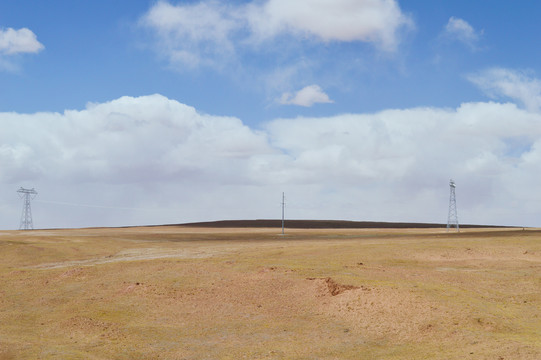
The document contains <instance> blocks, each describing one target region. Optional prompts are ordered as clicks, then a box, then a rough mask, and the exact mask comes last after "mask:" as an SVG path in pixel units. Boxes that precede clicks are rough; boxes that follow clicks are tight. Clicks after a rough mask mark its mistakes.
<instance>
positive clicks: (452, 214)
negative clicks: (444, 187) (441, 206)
mask: <svg viewBox="0 0 541 360" xmlns="http://www.w3.org/2000/svg"><path fill="white" fill-rule="evenodd" d="M449 187H450V189H451V192H450V195H449V216H448V217H447V231H449V228H450V227H452V226H454V227H456V231H458V232H460V227H459V226H458V213H457V211H456V196H455V188H456V184H455V182H454V181H453V179H451V180H450V181H449Z"/></svg>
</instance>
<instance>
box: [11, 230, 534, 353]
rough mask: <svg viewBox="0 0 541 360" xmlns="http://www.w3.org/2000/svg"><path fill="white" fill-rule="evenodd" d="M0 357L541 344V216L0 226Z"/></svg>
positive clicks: (458, 349) (501, 348)
mask: <svg viewBox="0 0 541 360" xmlns="http://www.w3.org/2000/svg"><path fill="white" fill-rule="evenodd" d="M0 252H1V254H2V261H1V263H0V281H1V286H0V324H1V326H0V359H70V358H73V359H157V358H163V359H243V358H246V359H467V358H472V359H532V360H533V359H539V358H541V319H540V316H541V310H540V309H541V231H538V230H526V231H522V229H467V230H463V231H462V232H461V233H460V234H456V233H449V234H448V233H446V232H445V230H444V229H317V230H316V229H313V230H309V229H289V230H288V231H287V234H286V236H281V235H280V234H279V230H278V229H269V228H251V229H228V228H196V227H174V226H169V227H151V228H126V229H77V230H39V231H26V232H24V231H20V232H19V231H3V232H0Z"/></svg>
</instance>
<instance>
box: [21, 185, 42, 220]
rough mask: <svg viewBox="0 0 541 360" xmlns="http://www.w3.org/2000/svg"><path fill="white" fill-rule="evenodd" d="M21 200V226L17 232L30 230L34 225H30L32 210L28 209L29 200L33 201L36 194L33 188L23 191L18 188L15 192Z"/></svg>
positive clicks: (23, 189)
mask: <svg viewBox="0 0 541 360" xmlns="http://www.w3.org/2000/svg"><path fill="white" fill-rule="evenodd" d="M17 192H18V193H19V196H20V197H21V199H23V213H22V215H21V225H20V226H19V230H32V229H34V225H33V224H32V208H31V207H30V200H32V199H34V198H35V197H36V195H37V194H38V193H37V191H36V190H34V188H32V189H25V188H22V187H21V188H20V189H19V190H17Z"/></svg>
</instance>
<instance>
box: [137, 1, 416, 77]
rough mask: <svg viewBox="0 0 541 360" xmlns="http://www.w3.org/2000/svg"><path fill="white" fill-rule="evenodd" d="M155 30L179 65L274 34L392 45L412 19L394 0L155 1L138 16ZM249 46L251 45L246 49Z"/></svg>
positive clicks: (217, 56) (210, 60) (218, 58)
mask: <svg viewBox="0 0 541 360" xmlns="http://www.w3.org/2000/svg"><path fill="white" fill-rule="evenodd" d="M141 24H142V25H143V26H145V27H147V28H149V29H151V30H152V31H153V32H154V33H155V34H156V36H157V39H158V43H159V47H158V48H159V51H160V52H161V53H162V54H163V55H164V56H166V57H167V58H168V59H169V60H170V61H171V62H172V63H175V64H179V65H188V66H191V67H193V66H198V65H211V66H217V65H219V64H221V63H223V62H225V61H227V60H228V59H230V58H234V57H235V55H236V54H237V52H238V50H239V48H242V49H243V50H245V49H246V48H249V47H250V46H253V45H256V47H257V45H260V44H261V43H262V42H267V43H268V42H270V41H272V40H274V39H276V38H277V37H278V36H282V35H285V36H292V37H294V38H298V39H300V40H302V39H304V38H306V37H308V38H312V39H314V40H318V41H324V42H329V41H338V42H351V41H362V42H368V43H373V44H375V45H376V46H378V47H379V48H380V49H382V50H384V51H394V50H395V49H396V47H397V44H398V43H399V33H400V30H401V29H403V28H407V27H410V26H411V25H412V24H413V22H412V20H411V19H410V18H409V17H408V16H407V15H405V14H404V13H403V12H402V11H401V10H400V7H399V6H398V3H397V2H396V1H395V0H361V1H359V0H339V1H336V0H322V1H317V2H313V1H309V0H299V1H295V2H294V3H292V2H290V1H285V0H266V1H263V2H259V1H258V2H256V1H254V2H250V3H248V4H243V5H229V4H227V5H226V4H225V3H221V2H218V1H202V2H198V3H195V4H183V3H180V4H177V5H174V4H171V3H169V2H167V1H159V2H158V3H156V4H155V5H153V6H152V7H151V8H150V9H149V11H148V12H147V13H146V14H145V15H144V16H143V17H142V18H141ZM253 49H255V48H252V50H253Z"/></svg>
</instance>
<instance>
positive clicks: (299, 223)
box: [178, 219, 505, 229]
mask: <svg viewBox="0 0 541 360" xmlns="http://www.w3.org/2000/svg"><path fill="white" fill-rule="evenodd" d="M178 225H182V226H194V227H214V228H281V227H282V221H281V220H274V219H258V220H220V221H207V222H194V223H186V224H178ZM446 226H447V224H431V223H402V222H375V221H346V220H286V221H285V227H286V228H289V229H419V228H445V227H446ZM460 227H461V228H484V227H505V226H493V225H460Z"/></svg>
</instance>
